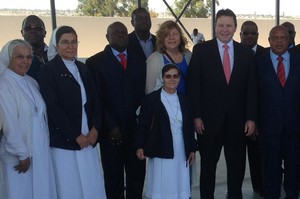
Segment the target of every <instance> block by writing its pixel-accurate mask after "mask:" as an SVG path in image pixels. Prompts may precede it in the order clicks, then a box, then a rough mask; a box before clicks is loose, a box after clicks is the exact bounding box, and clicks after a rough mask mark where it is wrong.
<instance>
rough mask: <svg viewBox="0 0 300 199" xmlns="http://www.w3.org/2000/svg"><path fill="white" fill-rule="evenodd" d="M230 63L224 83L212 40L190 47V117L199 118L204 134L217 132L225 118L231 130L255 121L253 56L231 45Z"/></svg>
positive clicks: (241, 127)
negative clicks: (201, 121) (231, 63)
mask: <svg viewBox="0 0 300 199" xmlns="http://www.w3.org/2000/svg"><path fill="white" fill-rule="evenodd" d="M233 47H234V63H233V70H232V73H231V77H230V81H229V84H227V82H226V79H225V75H224V71H223V65H222V61H221V57H220V53H219V50H218V44H217V40H216V39H213V40H210V41H207V42H205V43H202V44H197V45H195V46H194V49H193V54H192V58H191V61H190V64H189V67H188V76H187V80H188V87H187V92H188V95H189V96H190V99H191V103H192V107H193V111H194V118H201V119H202V120H203V122H204V125H205V130H206V131H212V132H220V130H221V128H222V126H223V123H224V119H225V117H226V116H227V118H228V122H229V125H230V126H231V127H233V128H234V130H235V131H243V129H244V124H245V121H247V120H253V121H255V120H256V114H257V81H256V78H257V75H256V68H255V66H254V60H253V53H252V51H251V49H249V48H248V47H246V46H244V45H242V44H240V43H237V42H235V41H234V42H233Z"/></svg>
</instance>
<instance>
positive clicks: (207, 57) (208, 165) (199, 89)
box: [187, 9, 257, 199]
mask: <svg viewBox="0 0 300 199" xmlns="http://www.w3.org/2000/svg"><path fill="white" fill-rule="evenodd" d="M236 27H237V21H236V15H235V14H234V13H233V12H232V11H231V10H229V9H226V10H223V9H222V10H220V11H218V13H217V16H216V24H215V33H216V38H215V39H212V40H210V41H207V42H205V43H202V44H197V45H195V46H194V49H193V55H192V58H191V62H190V64H189V67H188V76H187V80H188V87H187V91H188V95H189V96H190V99H191V103H192V108H193V111H194V124H195V131H196V132H197V133H198V142H199V143H198V144H199V151H200V155H201V174H200V195H201V199H212V198H214V189H215V177H216V166H217V162H218V160H219V157H220V153H221V149H222V146H224V153H225V159H226V166H227V188H228V198H234V199H241V198H242V182H243V179H244V173H245V159H246V139H245V138H246V136H250V135H252V134H253V132H254V131H255V122H254V121H255V119H256V114H257V113H256V112H257V81H256V69H255V67H254V60H253V53H252V51H251V49H249V48H248V47H246V46H244V45H242V44H240V43H237V42H235V41H233V39H232V37H233V35H234V33H235V31H236ZM222 60H223V64H222Z"/></svg>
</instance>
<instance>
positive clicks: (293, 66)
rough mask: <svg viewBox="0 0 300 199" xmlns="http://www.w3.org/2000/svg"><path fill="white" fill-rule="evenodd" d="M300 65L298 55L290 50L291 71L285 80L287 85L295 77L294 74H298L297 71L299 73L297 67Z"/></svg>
mask: <svg viewBox="0 0 300 199" xmlns="http://www.w3.org/2000/svg"><path fill="white" fill-rule="evenodd" d="M299 65H300V62H299V59H298V58H297V57H296V56H294V54H293V53H291V52H290V71H289V75H288V77H287V79H286V82H285V87H286V86H288V85H289V84H290V83H289V82H290V81H292V80H293V79H294V76H297V75H298V74H297V73H299V71H297V67H299ZM278 81H279V80H278Z"/></svg>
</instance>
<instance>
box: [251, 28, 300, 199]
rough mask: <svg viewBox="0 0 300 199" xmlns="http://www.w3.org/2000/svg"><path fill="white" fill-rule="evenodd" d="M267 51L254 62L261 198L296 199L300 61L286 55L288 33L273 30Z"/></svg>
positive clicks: (296, 56) (297, 191)
mask: <svg viewBox="0 0 300 199" xmlns="http://www.w3.org/2000/svg"><path fill="white" fill-rule="evenodd" d="M268 40H269V43H270V49H269V50H268V53H265V54H263V55H261V56H260V57H259V59H256V60H255V61H256V67H257V73H258V89H259V94H258V96H259V98H258V99H259V108H260V109H259V117H258V118H259V121H258V131H259V134H260V147H261V154H262V171H263V172H262V174H263V188H264V195H265V198H281V189H282V185H283V188H284V191H285V194H286V196H285V197H284V198H293V199H297V198H298V195H299V152H300V150H299V143H300V133H299V129H300V123H299V120H300V93H299V90H300V84H299V79H300V68H299V65H300V58H299V55H298V54H296V53H294V52H292V51H288V44H289V33H288V30H287V29H286V28H285V27H283V26H282V25H281V26H275V27H273V28H272V29H271V31H270V33H269V38H268Z"/></svg>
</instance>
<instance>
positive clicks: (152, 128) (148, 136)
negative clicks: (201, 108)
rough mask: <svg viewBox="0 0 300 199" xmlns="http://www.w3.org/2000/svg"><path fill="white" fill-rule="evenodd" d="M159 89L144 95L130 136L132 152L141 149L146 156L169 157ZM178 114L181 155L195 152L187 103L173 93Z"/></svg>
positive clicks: (170, 148)
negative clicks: (131, 137) (179, 111)
mask: <svg viewBox="0 0 300 199" xmlns="http://www.w3.org/2000/svg"><path fill="white" fill-rule="evenodd" d="M160 93H161V89H159V90H157V91H154V92H152V93H150V94H149V95H147V96H146V98H145V100H144V101H143V104H142V107H141V113H140V115H139V117H138V126H137V130H136V134H135V136H134V139H135V141H134V143H135V149H140V148H142V149H144V153H145V155H146V156H147V157H151V158H153V157H159V158H173V157H174V150H173V140H172V132H171V127H170V121H169V115H168V113H167V110H166V109H165V107H164V105H163V103H162V101H161V96H160ZM177 94H178V99H179V104H180V108H181V112H182V119H183V122H182V123H183V124H182V134H183V139H184V147H185V155H186V158H188V157H189V154H190V152H195V151H196V149H197V148H196V140H195V133H194V125H193V117H192V112H191V108H190V106H189V101H188V100H187V98H186V97H185V96H184V95H183V94H181V93H180V92H177Z"/></svg>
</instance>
